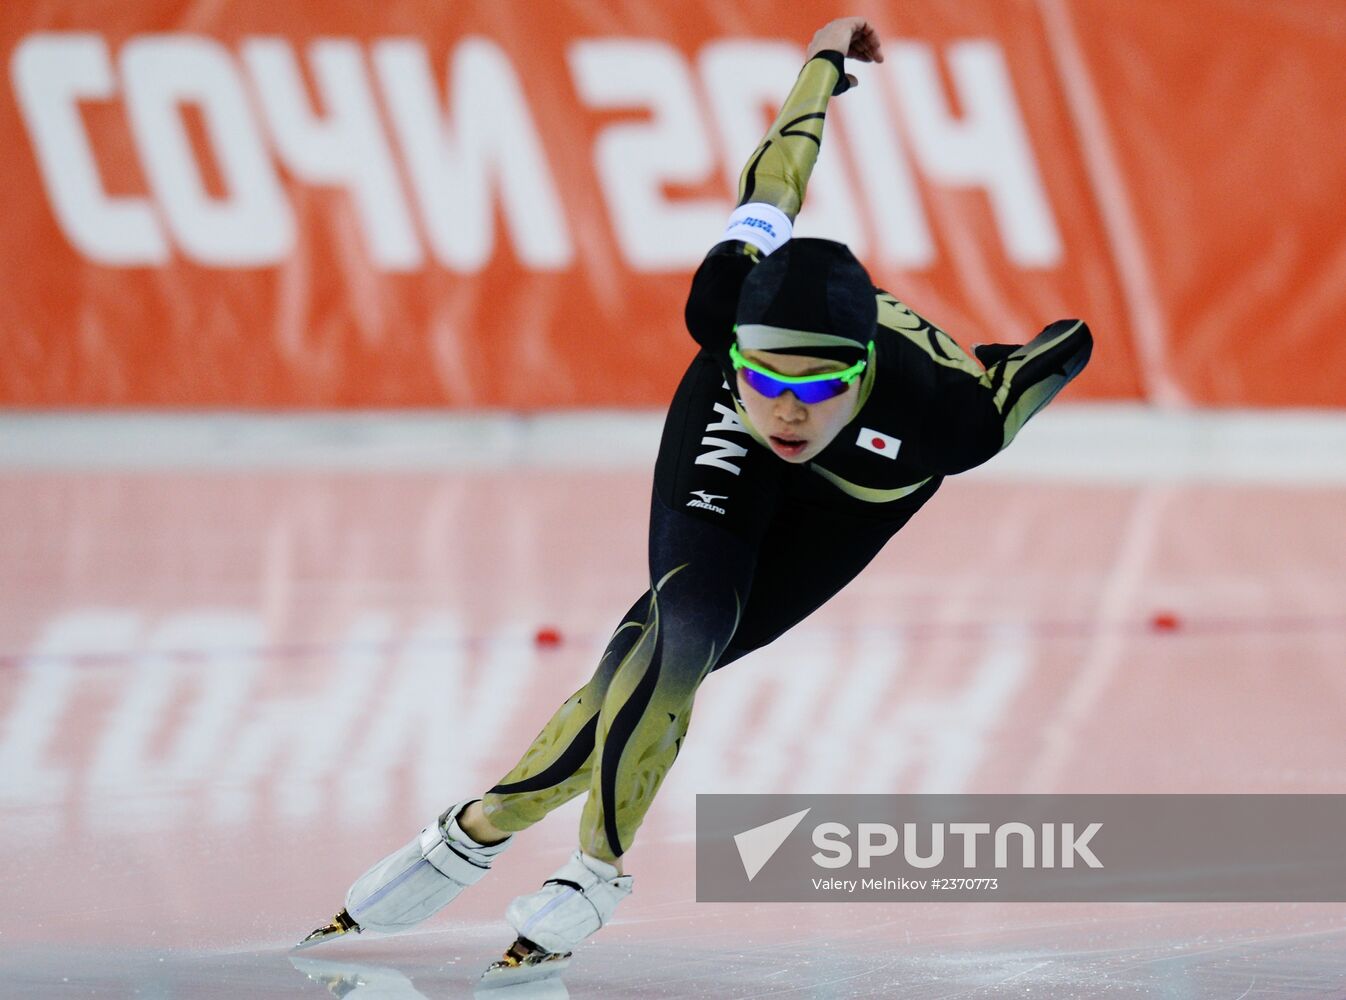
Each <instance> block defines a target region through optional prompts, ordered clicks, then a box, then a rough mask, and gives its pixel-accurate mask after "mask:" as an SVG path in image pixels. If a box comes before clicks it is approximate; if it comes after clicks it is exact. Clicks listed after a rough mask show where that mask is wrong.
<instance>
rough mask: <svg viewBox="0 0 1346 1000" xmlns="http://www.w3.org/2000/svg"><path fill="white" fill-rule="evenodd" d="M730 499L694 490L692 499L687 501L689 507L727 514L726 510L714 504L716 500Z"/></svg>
mask: <svg viewBox="0 0 1346 1000" xmlns="http://www.w3.org/2000/svg"><path fill="white" fill-rule="evenodd" d="M728 499H729V498H728V497H725V496H719V495H718V494H715V493H707V492H706V491H705V490H692V499H690V500H688V501H687V504H686V505H687V506H688V507H699V508H700V509H702V510H713V511H714V512H715V513H717V514H723V513H725V509H724V508H723V507H720V506H718V505H716V504H715V503H713V502H712V501H715V500H728Z"/></svg>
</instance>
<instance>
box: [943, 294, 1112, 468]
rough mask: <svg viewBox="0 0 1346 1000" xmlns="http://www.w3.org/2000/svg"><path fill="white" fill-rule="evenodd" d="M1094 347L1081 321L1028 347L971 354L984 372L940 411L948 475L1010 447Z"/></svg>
mask: <svg viewBox="0 0 1346 1000" xmlns="http://www.w3.org/2000/svg"><path fill="white" fill-rule="evenodd" d="M1093 346H1094V340H1093V335H1092V334H1091V333H1090V332H1089V326H1088V324H1086V323H1085V322H1084V320H1080V319H1061V320H1057V321H1056V322H1055V323H1052V324H1050V325H1048V326H1047V327H1046V328H1045V329H1044V330H1043V331H1042V332H1041V333H1039V334H1038V335H1037V336H1036V337H1034V338H1033V339H1032V340H1030V341H1029V342H1028V343H1026V344H1023V345H1013V344H988V345H985V346H982V347H978V348H975V349H974V350H975V353H976V355H977V357H978V359H979V360H980V361H981V362H982V364H984V365H986V370H985V371H984V372H982V373H981V374H980V375H978V376H976V378H975V380H973V381H969V382H965V383H964V384H963V385H961V386H960V387H959V389H958V390H957V391H952V392H949V393H947V394H946V395H945V396H944V398H943V399H942V400H941V404H942V405H941V406H940V407H939V408H938V409H939V411H940V413H941V414H942V415H943V419H944V422H945V426H946V428H947V432H948V434H949V438H950V443H949V446H948V448H947V452H946V453H947V460H946V463H947V468H946V471H947V472H963V471H965V470H967V469H970V468H972V467H973V466H975V465H980V464H981V463H982V462H985V461H986V460H987V459H989V458H991V457H992V456H993V455H995V454H997V453H998V452H1000V451H1001V450H1003V449H1004V448H1006V447H1008V446H1009V443H1010V442H1011V441H1013V440H1014V437H1015V435H1016V434H1018V433H1019V431H1020V429H1021V428H1022V427H1023V425H1024V424H1026V423H1027V422H1028V420H1029V418H1031V417H1032V416H1033V415H1034V414H1035V413H1037V412H1038V411H1040V410H1041V409H1042V408H1043V407H1044V406H1046V405H1047V404H1048V403H1050V402H1051V401H1052V399H1053V398H1055V396H1056V394H1057V393H1058V392H1060V391H1061V390H1062V389H1064V388H1065V387H1066V384H1067V383H1068V382H1070V380H1071V379H1073V378H1074V377H1075V376H1076V375H1078V374H1079V373H1080V372H1081V371H1082V370H1083V369H1084V366H1085V365H1086V364H1088V363H1089V356H1090V354H1091V353H1092V352H1093ZM959 353H962V352H961V351H960V352H959ZM963 357H966V355H963Z"/></svg>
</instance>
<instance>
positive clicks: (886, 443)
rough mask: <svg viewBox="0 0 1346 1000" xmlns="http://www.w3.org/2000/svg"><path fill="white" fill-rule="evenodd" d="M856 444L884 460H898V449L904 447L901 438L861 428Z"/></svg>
mask: <svg viewBox="0 0 1346 1000" xmlns="http://www.w3.org/2000/svg"><path fill="white" fill-rule="evenodd" d="M855 443H856V444H858V445H859V446H860V447H861V448H863V449H865V451H872V452H873V453H874V454H875V455H882V456H883V457H884V458H897V449H899V448H901V447H902V441H901V439H900V438H895V437H891V436H889V435H887V434H884V433H883V432H882V431H875V430H870V429H869V428H868V427H861V428H860V436H859V437H858V438H856V439H855Z"/></svg>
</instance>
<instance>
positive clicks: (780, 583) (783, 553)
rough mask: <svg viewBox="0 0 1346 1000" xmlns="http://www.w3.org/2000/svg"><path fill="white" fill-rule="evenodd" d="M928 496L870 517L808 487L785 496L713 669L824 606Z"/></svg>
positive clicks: (888, 506)
mask: <svg viewBox="0 0 1346 1000" xmlns="http://www.w3.org/2000/svg"><path fill="white" fill-rule="evenodd" d="M933 492H934V489H933V488H932V489H930V490H928V491H926V490H923V491H921V492H920V493H918V494H915V495H913V496H912V497H909V498H906V499H904V500H903V501H900V502H898V503H894V504H886V505H884V507H883V509H876V510H873V511H872V512H871V511H870V510H867V509H865V508H863V507H859V506H858V505H857V504H855V503H851V502H848V501H832V500H831V498H829V497H828V496H827V495H826V494H822V495H821V496H820V495H819V493H818V492H817V491H816V490H815V489H814V488H813V486H812V484H810V486H809V489H808V490H789V491H787V492H786V494H785V496H784V497H783V498H782V500H781V503H780V504H779V505H778V507H777V509H776V511H775V514H774V516H773V517H772V518H771V521H770V522H769V523H768V524H767V526H766V529H765V531H764V533H763V536H762V540H761V544H760V546H759V556H758V561H757V570H756V574H755V577H754V581H753V588H752V593H751V594H750V595H749V598H748V603H747V606H746V607H745V608H744V611H743V619H742V621H741V622H740V624H739V627H738V629H737V631H736V632H735V633H734V639H733V643H732V644H731V646H730V648H729V649H728V650H726V651H725V654H724V656H722V657H721V658H720V662H719V663H718V665H717V669H718V668H719V667H723V666H725V665H727V664H729V663H731V662H733V661H734V660H736V659H738V658H739V657H741V656H743V655H745V654H747V653H749V652H751V651H752V650H754V649H758V648H760V647H762V646H765V645H766V644H767V643H769V642H772V641H773V640H775V639H777V638H779V637H780V636H781V635H783V634H784V633H785V632H787V631H789V630H790V629H791V628H793V627H794V626H795V625H797V624H799V623H800V622H801V621H803V620H804V619H805V618H807V617H808V616H809V615H811V614H812V613H813V612H814V611H816V610H817V609H818V608H820V607H822V606H823V605H824V604H825V603H827V601H828V600H830V599H831V598H832V597H833V596H835V595H836V594H837V593H838V592H839V591H840V590H841V589H842V588H843V587H845V586H846V585H847V584H848V583H850V582H851V581H852V580H853V579H855V577H856V576H857V575H859V573H860V571H861V570H863V569H864V568H865V567H866V566H868V565H869V563H870V561H871V560H873V558H874V557H875V556H876V555H878V554H879V551H880V550H881V549H882V548H883V546H884V545H885V544H886V543H887V542H888V540H889V539H890V538H892V537H893V535H894V534H896V533H897V532H898V531H899V530H900V529H901V528H902V526H903V525H905V524H906V523H907V521H908V520H909V519H910V518H911V516H912V515H913V514H914V513H915V512H916V511H917V510H919V509H920V507H921V506H922V505H923V504H924V503H925V501H926V500H928V499H929V497H930V496H931V495H932V494H933Z"/></svg>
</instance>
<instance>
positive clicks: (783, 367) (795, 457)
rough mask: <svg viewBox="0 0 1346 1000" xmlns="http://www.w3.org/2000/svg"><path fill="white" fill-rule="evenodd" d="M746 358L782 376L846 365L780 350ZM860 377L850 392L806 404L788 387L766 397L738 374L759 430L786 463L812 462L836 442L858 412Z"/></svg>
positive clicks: (747, 408)
mask: <svg viewBox="0 0 1346 1000" xmlns="http://www.w3.org/2000/svg"><path fill="white" fill-rule="evenodd" d="M742 354H743V357H744V358H746V359H747V360H749V361H752V362H754V363H755V364H758V365H760V366H762V367H763V368H768V369H770V370H771V371H773V372H776V373H778V374H780V375H817V374H821V373H823V372H833V371H837V372H839V371H842V370H844V369H845V368H846V366H845V365H843V364H841V363H839V362H836V361H828V360H827V359H825V358H813V357H809V356H808V355H806V354H776V353H775V352H766V351H743V352H742ZM859 393H860V380H859V379H858V378H857V379H855V380H854V381H852V382H851V383H850V384H849V385H848V386H847V387H846V391H845V392H843V393H841V394H840V395H839V396H833V397H832V398H831V399H824V400H821V401H820V402H817V403H801V402H800V401H799V397H798V396H796V395H795V394H794V393H793V392H791V391H789V390H786V391H785V392H782V393H781V394H780V395H779V396H776V397H774V398H771V397H768V396H764V395H763V394H762V393H760V392H758V391H757V390H756V389H754V388H753V387H752V385H751V384H750V383H749V382H748V381H747V379H745V378H744V375H743V370H742V369H740V370H739V372H738V394H739V398H740V399H742V400H743V409H744V410H745V411H746V412H747V414H748V420H749V421H751V422H752V425H753V427H754V428H756V430H757V433H759V434H761V435H762V437H764V438H766V441H767V444H768V445H770V447H771V450H772V451H774V452H775V453H776V455H777V456H779V457H780V458H783V459H785V461H787V462H794V463H799V462H807V461H809V460H810V459H812V458H814V457H815V456H816V455H817V454H818V453H819V452H820V451H822V450H823V449H824V448H826V447H827V446H828V445H829V444H831V443H832V439H833V438H835V437H836V436H837V435H838V434H840V433H841V430H842V428H843V427H845V426H846V425H847V424H848V423H850V420H851V417H853V416H854V415H855V401H856V399H857V398H858V397H859Z"/></svg>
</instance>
